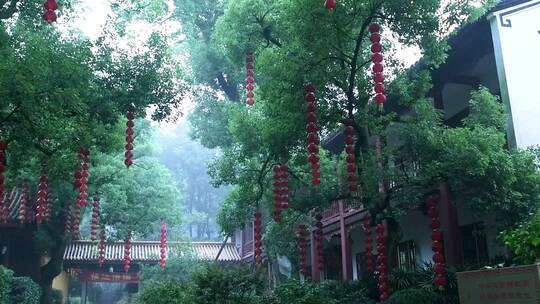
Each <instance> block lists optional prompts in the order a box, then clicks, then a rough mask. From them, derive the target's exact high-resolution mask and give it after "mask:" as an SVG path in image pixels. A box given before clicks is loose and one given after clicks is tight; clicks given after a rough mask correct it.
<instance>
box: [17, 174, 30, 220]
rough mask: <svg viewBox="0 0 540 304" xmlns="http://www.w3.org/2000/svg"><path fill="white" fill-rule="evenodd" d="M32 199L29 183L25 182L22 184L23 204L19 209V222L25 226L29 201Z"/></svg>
mask: <svg viewBox="0 0 540 304" xmlns="http://www.w3.org/2000/svg"><path fill="white" fill-rule="evenodd" d="M29 199H30V195H29V190H28V182H27V181H24V182H23V184H22V193H21V203H20V207H19V222H20V223H21V225H22V224H24V223H25V222H26V213H27V212H28V211H27V210H28V200H29Z"/></svg>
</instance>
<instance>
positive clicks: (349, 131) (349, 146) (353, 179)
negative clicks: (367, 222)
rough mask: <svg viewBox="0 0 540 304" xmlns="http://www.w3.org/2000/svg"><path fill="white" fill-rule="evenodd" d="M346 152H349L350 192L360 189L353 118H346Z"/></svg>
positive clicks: (348, 178)
mask: <svg viewBox="0 0 540 304" xmlns="http://www.w3.org/2000/svg"><path fill="white" fill-rule="evenodd" d="M343 124H344V125H345V130H344V131H343V132H344V133H345V152H346V153H347V182H348V185H349V186H348V189H349V191H350V192H356V191H357V190H358V177H357V175H356V154H355V152H354V127H353V121H352V119H345V120H344V121H343Z"/></svg>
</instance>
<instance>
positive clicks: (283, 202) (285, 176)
mask: <svg viewBox="0 0 540 304" xmlns="http://www.w3.org/2000/svg"><path fill="white" fill-rule="evenodd" d="M288 170H289V168H288V166H287V165H279V164H278V165H275V166H274V169H273V171H274V175H273V178H274V183H273V186H274V220H275V221H276V223H279V222H281V210H282V209H287V208H289V173H288Z"/></svg>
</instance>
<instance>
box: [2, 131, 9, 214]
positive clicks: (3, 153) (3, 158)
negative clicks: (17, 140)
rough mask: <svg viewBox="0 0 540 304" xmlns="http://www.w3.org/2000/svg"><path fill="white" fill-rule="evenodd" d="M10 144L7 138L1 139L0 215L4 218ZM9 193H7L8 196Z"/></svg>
mask: <svg viewBox="0 0 540 304" xmlns="http://www.w3.org/2000/svg"><path fill="white" fill-rule="evenodd" d="M7 147H8V144H7V142H6V141H5V140H3V139H0V217H1V218H2V220H3V218H4V208H5V206H4V203H3V202H4V200H3V197H4V172H5V170H6V168H5V163H6V158H7V156H6V152H7ZM8 196H9V195H6V198H7V197H8Z"/></svg>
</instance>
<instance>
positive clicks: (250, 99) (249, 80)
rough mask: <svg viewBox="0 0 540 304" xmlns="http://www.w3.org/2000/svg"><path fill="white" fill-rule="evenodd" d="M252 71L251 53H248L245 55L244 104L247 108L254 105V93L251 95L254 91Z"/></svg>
mask: <svg viewBox="0 0 540 304" xmlns="http://www.w3.org/2000/svg"><path fill="white" fill-rule="evenodd" d="M253 70H254V66H253V53H248V54H247V55H246V103H247V105H248V106H252V105H254V104H255V99H254V97H255V93H253V90H254V89H255V86H254V84H255V74H254V72H253Z"/></svg>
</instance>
